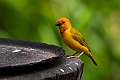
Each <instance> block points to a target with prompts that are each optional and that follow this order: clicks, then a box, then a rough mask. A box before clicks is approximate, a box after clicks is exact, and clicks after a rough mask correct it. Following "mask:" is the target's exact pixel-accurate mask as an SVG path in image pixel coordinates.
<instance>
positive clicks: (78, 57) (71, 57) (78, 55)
mask: <svg viewBox="0 0 120 80" xmlns="http://www.w3.org/2000/svg"><path fill="white" fill-rule="evenodd" d="M77 53H78V52H76V54H77ZM83 53H84V52H81V53H80V54H79V55H78V56H69V57H67V58H80V56H81V55H82V54H83Z"/></svg>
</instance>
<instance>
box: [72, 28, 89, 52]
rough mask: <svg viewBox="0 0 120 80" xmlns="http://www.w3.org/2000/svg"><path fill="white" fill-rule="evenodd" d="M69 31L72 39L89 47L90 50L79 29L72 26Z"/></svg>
mask: <svg viewBox="0 0 120 80" xmlns="http://www.w3.org/2000/svg"><path fill="white" fill-rule="evenodd" d="M70 32H71V34H72V38H73V39H74V40H76V41H78V42H79V43H80V44H81V45H82V46H85V47H87V48H88V49H89V51H90V48H89V46H88V44H87V43H86V42H85V39H84V38H83V36H82V35H81V34H80V32H79V31H77V30H76V29H74V28H72V29H71V30H70ZM90 52H91V51H90Z"/></svg>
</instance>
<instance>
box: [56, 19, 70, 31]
mask: <svg viewBox="0 0 120 80" xmlns="http://www.w3.org/2000/svg"><path fill="white" fill-rule="evenodd" d="M55 26H58V27H59V29H60V30H61V31H63V30H66V29H68V28H71V23H70V21H69V20H68V19H67V18H60V19H59V20H58V21H57V23H56V24H55Z"/></svg>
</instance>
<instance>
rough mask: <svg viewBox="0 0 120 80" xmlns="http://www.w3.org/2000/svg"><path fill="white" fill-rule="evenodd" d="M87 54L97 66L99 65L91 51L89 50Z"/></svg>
mask: <svg viewBox="0 0 120 80" xmlns="http://www.w3.org/2000/svg"><path fill="white" fill-rule="evenodd" d="M86 55H87V56H88V57H89V58H90V59H91V60H92V62H93V63H94V64H95V65H96V66H98V64H97V62H96V61H95V59H94V58H93V56H92V54H91V52H88V54H86Z"/></svg>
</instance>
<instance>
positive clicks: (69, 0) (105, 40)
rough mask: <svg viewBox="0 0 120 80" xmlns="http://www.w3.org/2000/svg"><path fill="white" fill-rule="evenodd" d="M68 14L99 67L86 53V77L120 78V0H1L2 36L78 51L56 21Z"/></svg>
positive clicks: (88, 79)
mask: <svg viewBox="0 0 120 80" xmlns="http://www.w3.org/2000/svg"><path fill="white" fill-rule="evenodd" d="M61 17H67V18H68V19H69V20H70V21H71V23H72V25H73V26H74V27H75V28H76V29H78V30H79V31H80V32H81V34H82V35H83V36H84V38H85V39H86V41H87V43H88V44H89V47H90V48H91V51H92V54H93V56H94V57H95V59H96V61H97V63H98V67H95V66H94V64H93V63H92V61H91V60H90V59H89V58H88V57H87V56H85V55H82V56H81V60H82V61H83V62H84V64H85V65H84V72H83V76H82V80H120V35H119V34H120V0H0V37H1V38H13V39H19V40H31V41H37V42H43V43H48V44H54V45H57V46H60V47H62V48H63V49H64V50H65V51H66V54H69V55H70V54H73V53H74V51H73V50H71V49H70V48H68V47H67V46H66V45H65V44H64V43H63V41H62V39H61V36H60V33H59V30H58V28H57V27H56V26H54V25H55V23H56V22H57V20H58V19H59V18H61Z"/></svg>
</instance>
